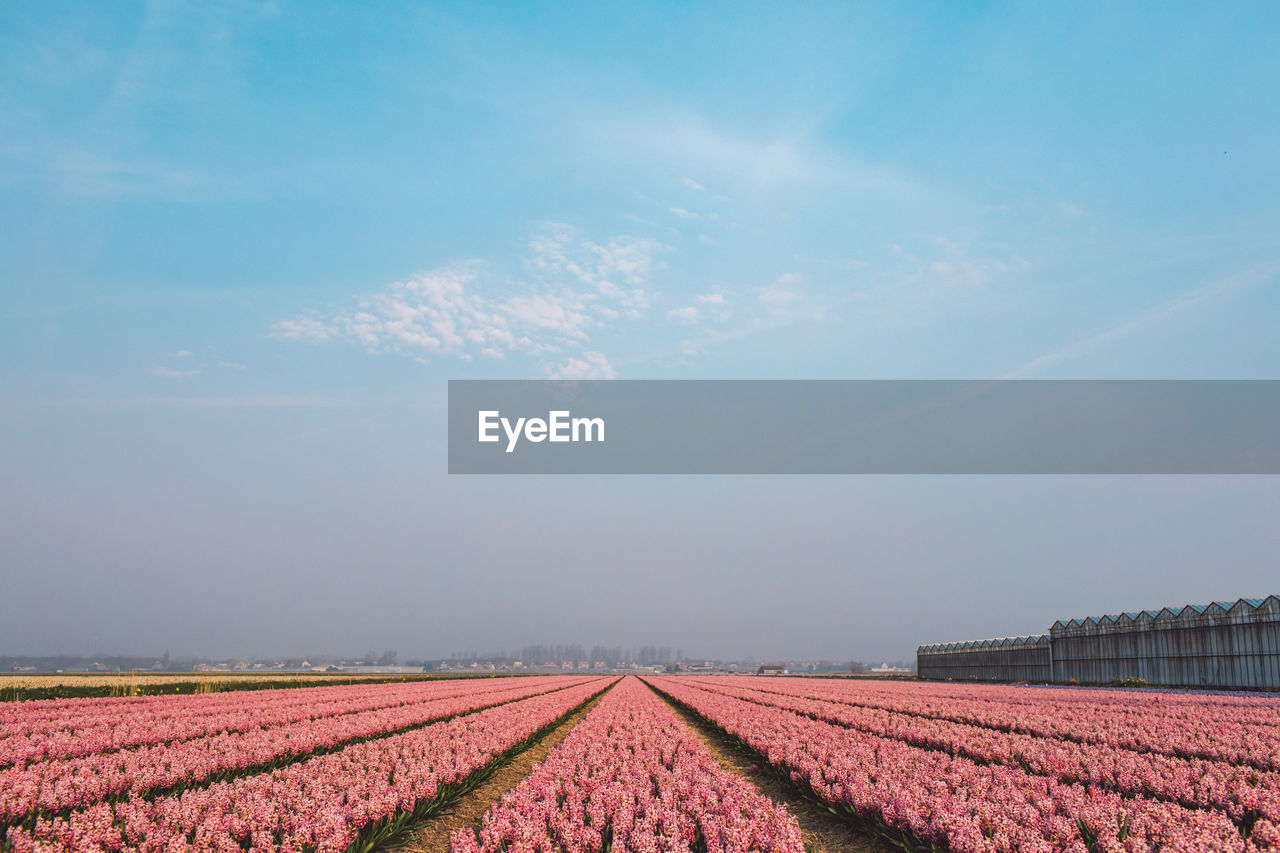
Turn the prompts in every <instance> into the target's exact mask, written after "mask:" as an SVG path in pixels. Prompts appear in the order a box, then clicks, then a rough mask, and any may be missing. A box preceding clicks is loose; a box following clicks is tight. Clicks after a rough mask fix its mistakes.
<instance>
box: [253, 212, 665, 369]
mask: <svg viewBox="0 0 1280 853" xmlns="http://www.w3.org/2000/svg"><path fill="white" fill-rule="evenodd" d="M666 251H668V248H667V247H666V246H665V245H663V244H662V243H659V242H658V241H656V240H650V239H647V238H641V237H634V236H631V235H620V236H617V237H613V238H611V239H610V240H608V241H606V242H603V243H598V242H595V241H592V240H588V239H586V238H584V237H583V236H582V235H581V234H580V233H579V232H578V231H577V229H575V228H573V227H571V226H568V225H561V224H552V225H549V226H547V227H546V228H545V229H544V230H543V231H542V232H541V233H539V235H538V236H537V237H535V238H534V239H533V240H531V241H530V243H529V255H528V256H527V257H526V258H525V259H524V263H523V266H524V269H525V271H526V273H527V275H526V276H524V277H521V278H518V279H513V278H511V277H510V276H507V275H503V274H501V273H499V272H497V271H495V270H494V269H493V268H492V267H491V266H490V265H488V264H484V263H480V262H477V261H472V262H467V263H460V264H455V265H453V266H451V267H445V268H442V269H438V270H434V271H432V272H429V273H422V274H419V275H416V276H414V277H412V278H410V279H408V280H407V281H402V282H396V283H394V284H392V285H390V286H388V287H387V288H386V289H384V290H382V291H381V292H378V293H375V294H373V295H371V296H368V297H366V298H364V299H363V300H361V301H360V302H359V303H357V305H356V306H355V307H354V308H352V309H349V310H342V311H337V312H335V313H333V314H332V315H331V316H319V315H317V314H316V313H314V312H311V313H308V314H305V315H303V316H301V317H297V318H294V319H289V320H282V321H280V322H278V323H276V324H275V325H274V326H273V327H272V331H271V335H272V337H275V338H279V339H283V340H295V341H307V342H311V343H324V342H326V341H335V340H346V341H351V342H355V343H358V344H360V345H361V346H363V347H365V348H366V349H368V350H371V351H387V350H390V351H399V352H404V353H406V354H410V355H414V356H415V357H421V356H422V354H424V353H425V354H428V355H434V356H455V357H463V356H471V355H475V354H479V355H483V356H485V357H487V358H503V357H505V356H506V354H508V353H512V352H522V353H526V354H529V355H534V356H544V357H545V356H548V355H550V354H552V353H559V352H564V351H573V352H577V351H583V353H584V354H583V355H581V356H574V357H572V358H570V360H569V361H568V362H565V363H564V364H562V365H561V366H560V367H559V368H555V370H556V371H557V372H560V371H570V372H580V371H583V370H586V369H588V368H590V369H591V370H594V371H596V372H606V371H605V367H607V361H606V362H601V361H600V359H603V356H599V354H598V353H597V354H595V356H599V357H598V358H596V357H595V356H592V357H590V358H589V357H588V356H589V355H591V351H590V350H588V349H587V348H588V347H589V345H590V343H591V336H592V335H593V334H594V333H595V332H596V331H597V330H598V329H600V328H603V327H605V326H608V325H612V324H614V323H616V322H619V321H621V320H622V319H624V318H625V319H636V318H639V317H641V316H643V313H644V311H645V310H646V309H647V308H648V305H649V297H648V294H647V292H646V289H645V288H646V286H647V285H648V283H649V281H650V280H651V277H652V276H653V274H654V272H655V271H656V270H657V269H659V268H660V266H661V263H660V261H659V256H660V255H661V254H663V253H664V252H666ZM602 364H603V365H604V367H602ZM546 370H547V372H551V371H552V368H550V367H548V368H546ZM607 372H612V368H608V371H607Z"/></svg>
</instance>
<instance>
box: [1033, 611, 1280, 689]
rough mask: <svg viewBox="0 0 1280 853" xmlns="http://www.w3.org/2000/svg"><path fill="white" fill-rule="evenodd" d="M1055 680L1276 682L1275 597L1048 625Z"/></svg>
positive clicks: (1279, 665) (1279, 644)
mask: <svg viewBox="0 0 1280 853" xmlns="http://www.w3.org/2000/svg"><path fill="white" fill-rule="evenodd" d="M1049 636H1050V639H1051V647H1052V650H1053V669H1054V673H1055V675H1056V680H1058V681H1079V682H1093V683H1105V682H1108V681H1116V680H1120V679H1129V678H1140V679H1142V680H1143V681H1146V682H1147V683H1148V684H1158V685H1165V686H1171V687H1239V688H1249V689H1258V688H1271V689H1280V598H1277V597H1276V596H1271V597H1269V598H1265V599H1241V600H1240V601H1237V602H1235V603H1234V604H1230V603H1219V602H1214V603H1213V604H1208V605H1203V606H1201V605H1189V606H1187V607H1181V608H1177V609H1171V608H1165V609H1163V610H1158V611H1152V610H1143V611H1139V612H1137V613H1121V614H1119V615H1117V616H1103V617H1101V618H1097V619H1083V620H1081V619H1072V620H1071V621H1069V622H1055V623H1054V625H1053V627H1052V628H1050V629H1049Z"/></svg>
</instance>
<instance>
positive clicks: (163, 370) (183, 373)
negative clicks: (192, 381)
mask: <svg viewBox="0 0 1280 853" xmlns="http://www.w3.org/2000/svg"><path fill="white" fill-rule="evenodd" d="M147 372H148V373H150V374H151V375H152V376H158V377H160V378H161V379H186V378H188V377H191V376H196V375H198V374H199V373H200V371H198V370H174V369H172V368H169V367H153V368H151V369H150V370H149V371H147Z"/></svg>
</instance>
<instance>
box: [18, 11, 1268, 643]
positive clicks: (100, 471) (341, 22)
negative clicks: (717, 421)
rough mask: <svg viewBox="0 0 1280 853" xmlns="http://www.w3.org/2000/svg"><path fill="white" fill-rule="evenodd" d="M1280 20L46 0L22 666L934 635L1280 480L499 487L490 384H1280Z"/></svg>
mask: <svg viewBox="0 0 1280 853" xmlns="http://www.w3.org/2000/svg"><path fill="white" fill-rule="evenodd" d="M1278 26H1280V7H1278V6H1276V5H1275V4H1274V3H1265V2H1262V3H1224V4H1214V5H1212V6H1208V5H1205V4H1160V3H1151V4H1141V3H1069V4H1068V3H1061V4H1053V3H990V4H986V3H976V2H975V3H961V4H956V3H938V4H926V3H921V4H889V3H883V4H882V3H861V4H830V5H828V4H818V3H808V4H751V3H703V4H685V3H657V2H653V3H619V4H586V3H584V4H567V3H566V4H543V3H528V4H503V3H491V4H486V3H456V4H421V3H396V2H388V3H378V4H372V5H370V4H355V5H353V4H342V3H324V2H288V1H287V0H280V2H269V3H230V2H228V3H182V2H148V3H130V2H119V3H110V4H92V5H89V6H85V5H84V4H71V3H59V2H40V3H21V2H19V3H6V4H3V5H0V572H2V573H3V577H2V580H0V584H2V586H0V653H7V654H38V653H57V652H65V653H77V654H78V653H91V652H93V653H119V654H153V653H154V654H159V653H160V651H161V650H163V649H169V650H171V651H172V653H173V654H174V655H180V654H198V655H208V656H238V657H249V656H254V657H256V656H266V657H270V656H282V655H292V654H317V653H329V654H335V655H339V654H352V655H357V654H360V653H362V652H363V651H364V650H366V649H370V648H374V649H396V650H397V651H398V652H399V653H400V655H401V657H402V658H407V657H410V656H438V655H444V654H448V653H449V652H450V651H452V650H455V649H493V650H497V649H509V648H518V647H520V646H522V645H525V644H529V643H542V642H548V643H556V642H563V643H574V642H580V643H584V644H588V645H590V644H594V643H605V644H609V645H622V646H635V645H641V644H662V645H670V646H672V647H677V646H678V647H681V648H683V649H684V650H685V652H686V653H688V654H693V655H706V656H711V657H727V658H740V657H758V658H761V659H770V658H811V657H821V658H831V659H852V658H857V659H862V660H873V661H875V660H881V659H902V658H908V657H910V656H911V655H912V654H913V653H914V649H915V647H916V645H917V644H920V643H930V642H942V641H950V640H960V639H971V638H978V637H989V636H1004V635H1013V634H1020V633H1027V632H1038V631H1043V630H1045V629H1047V628H1048V626H1049V624H1051V623H1052V621H1053V620H1055V619H1059V618H1071V617H1079V616H1088V615H1101V614H1102V613H1110V612H1117V611H1121V610H1132V609H1139V608H1152V607H1159V606H1163V605H1177V604H1184V603H1204V602H1207V601H1211V600H1234V599H1236V598H1239V597H1255V596H1256V597H1261V596H1265V595H1267V594H1271V593H1277V592H1280V588H1277V585H1276V581H1275V578H1276V571H1275V554H1276V553H1277V552H1278V551H1280V526H1278V525H1276V524H1275V523H1274V520H1275V518H1277V517H1280V480H1278V479H1277V478H1275V477H1235V478H1232V477H692V476H690V477H644V476H640V477H462V476H453V477H451V476H449V475H447V474H446V446H445V405H446V394H445V392H446V383H447V380H449V379H466V378H504V379H525V378H623V379H639V378H644V379H689V378H698V379H721V378H723V379H777V378H783V379H786V378H796V379H826V378H842V379H844V378H847V379H936V378H946V379H952V378H958V379H969V378H982V379H986V378H1045V379H1052V378H1074V379H1094V378H1098V379H1129V378H1133V379H1231V378H1234V379H1239V378H1248V379H1280V335H1277V334H1276V331H1275V330H1276V328H1277V319H1280V241H1277V240H1276V234H1277V233H1280V158H1277V157H1276V156H1275V152H1276V151H1280V109H1277V107H1280V103H1277V94H1276V93H1277V92H1280V59H1277V57H1276V54H1275V51H1274V33H1275V32H1277V27H1278Z"/></svg>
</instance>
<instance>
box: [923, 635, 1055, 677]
mask: <svg viewBox="0 0 1280 853" xmlns="http://www.w3.org/2000/svg"><path fill="white" fill-rule="evenodd" d="M1050 665H1051V658H1050V655H1049V637H1048V635H1047V634H1036V635H1033V636H1029V637H1005V638H1002V639H999V640H975V641H973V642H968V643H940V644H938V645H934V646H921V647H920V648H919V649H917V650H916V668H917V671H918V672H919V675H920V677H921V678H952V679H956V680H965V679H981V680H984V681H986V680H996V681H1049V680H1050V677H1051V676H1050V671H1049V668H1050Z"/></svg>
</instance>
